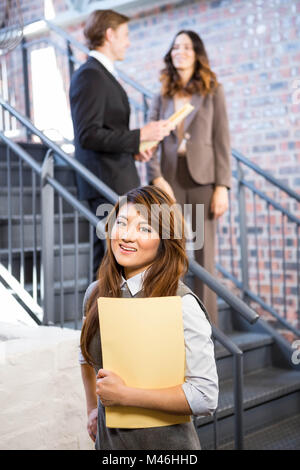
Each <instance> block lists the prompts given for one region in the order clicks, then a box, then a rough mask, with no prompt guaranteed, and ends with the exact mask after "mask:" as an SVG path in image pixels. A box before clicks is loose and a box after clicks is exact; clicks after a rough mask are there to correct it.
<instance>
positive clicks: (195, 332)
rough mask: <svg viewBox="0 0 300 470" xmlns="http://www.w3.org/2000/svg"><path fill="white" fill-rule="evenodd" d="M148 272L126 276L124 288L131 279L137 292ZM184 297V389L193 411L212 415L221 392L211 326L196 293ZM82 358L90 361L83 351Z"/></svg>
mask: <svg viewBox="0 0 300 470" xmlns="http://www.w3.org/2000/svg"><path fill="white" fill-rule="evenodd" d="M145 273H146V270H145V271H143V272H141V273H138V274H136V275H135V276H132V277H130V278H129V279H127V280H126V279H125V278H124V277H123V276H122V279H121V284H120V287H121V290H124V289H126V287H125V283H127V286H128V289H129V291H130V293H131V295H133V296H134V295H136V294H137V293H138V292H139V291H140V290H141V289H142V285H143V276H144V274H145ZM92 286H93V287H95V282H94V283H93V284H91V285H90V286H89V287H88V289H87V291H86V292H87V293H86V297H88V291H89V290H90V292H91V291H92V290H93V287H92ZM181 300H182V319H183V330H184V343H185V382H184V383H183V384H182V389H183V391H184V394H185V396H186V399H187V401H188V403H189V406H190V408H191V410H192V412H193V415H195V416H203V415H209V414H212V413H213V411H214V410H215V409H216V407H217V404H218V394H219V383H218V374H217V368H216V362H215V352H214V344H213V341H212V338H211V326H210V323H209V322H208V320H207V318H206V316H205V313H204V312H203V310H202V309H201V307H200V305H199V303H198V302H197V300H196V299H195V297H194V296H193V295H192V294H186V295H184V296H183V297H181ZM83 303H85V301H83ZM84 319H85V317H83V320H84ZM79 362H80V364H85V363H86V362H85V360H84V358H83V356H82V354H81V351H79Z"/></svg>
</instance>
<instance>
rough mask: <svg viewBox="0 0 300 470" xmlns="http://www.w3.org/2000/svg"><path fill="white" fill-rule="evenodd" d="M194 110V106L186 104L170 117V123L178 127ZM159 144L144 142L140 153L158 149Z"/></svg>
mask: <svg viewBox="0 0 300 470" xmlns="http://www.w3.org/2000/svg"><path fill="white" fill-rule="evenodd" d="M193 109H194V106H192V105H191V104H190V103H186V104H185V105H184V106H182V108H180V109H179V110H178V111H176V113H174V114H172V116H170V117H169V119H168V121H170V122H172V123H173V124H175V126H177V125H178V124H179V123H180V122H181V121H182V119H184V118H185V117H186V116H187V115H188V114H190V113H191V112H192V111H193ZM158 144H159V142H155V141H147V142H142V143H141V144H140V152H144V151H145V150H150V149H152V148H153V147H156V145H158Z"/></svg>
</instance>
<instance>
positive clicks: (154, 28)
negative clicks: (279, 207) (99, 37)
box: [7, 0, 300, 322]
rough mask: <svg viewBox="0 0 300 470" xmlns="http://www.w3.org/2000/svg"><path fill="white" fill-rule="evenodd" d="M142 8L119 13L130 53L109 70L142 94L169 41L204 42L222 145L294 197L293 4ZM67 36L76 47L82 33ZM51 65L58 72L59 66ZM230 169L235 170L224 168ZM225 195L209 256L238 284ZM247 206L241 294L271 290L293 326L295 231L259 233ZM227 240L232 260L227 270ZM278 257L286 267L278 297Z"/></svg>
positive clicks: (299, 111)
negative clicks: (223, 112)
mask: <svg viewBox="0 0 300 470" xmlns="http://www.w3.org/2000/svg"><path fill="white" fill-rule="evenodd" d="M41 4H42V2H37V1H36V0H35V1H33V0H32V2H29V1H24V2H22V5H26V8H25V6H24V13H25V15H24V16H25V19H26V18H27V15H28V17H30V18H32V17H34V15H36V16H40V14H41ZM55 5H56V6H57V5H59V7H60V8H62V9H63V8H64V1H63V0H61V1H59V0H57V1H56V2H55ZM149 5H150V6H149V7H148V10H147V9H145V8H146V7H144V9H143V11H141V10H140V11H138V12H137V11H131V12H129V14H130V15H131V17H132V21H131V22H130V39H131V48H130V49H129V51H128V53H127V58H126V60H125V61H124V62H123V63H122V64H119V67H120V68H121V69H122V70H123V71H124V72H125V73H127V74H128V75H129V76H130V77H132V78H133V79H135V80H136V81H137V82H140V83H141V84H143V85H144V86H145V87H146V88H148V89H150V90H152V91H157V90H158V89H159V82H158V76H159V70H160V69H161V67H162V57H163V56H164V54H165V53H166V51H167V49H168V47H169V45H170V43H171V41H172V39H173V37H174V35H175V33H176V32H177V31H179V30H180V29H193V30H195V31H196V32H198V33H199V34H200V35H201V37H202V39H203V40H204V43H205V46H206V49H207V52H208V55H209V57H210V62H211V66H212V68H213V70H214V71H215V72H216V73H217V76H218V79H219V81H220V82H221V83H223V85H224V88H225V92H226V99H227V106H228V114H229V119H230V131H231V139H232V146H233V147H234V148H236V149H237V150H238V151H240V152H241V153H242V154H244V155H245V156H246V157H248V158H249V159H250V160H251V161H252V162H254V163H256V164H258V165H259V166H261V167H262V168H263V169H265V170H267V171H269V172H270V173H271V174H273V175H274V176H275V177H277V178H278V179H280V180H281V181H283V182H284V183H286V184H288V185H289V186H290V187H291V188H292V189H294V190H295V191H297V192H298V193H300V0H269V1H263V0H249V1H242V0H227V1H221V0H219V1H209V0H198V1H196V0H194V1H193V0H190V1H189V0H186V1H182V2H180V3H178V4H174V3H173V2H169V4H167V5H165V6H155V5H156V2H155V1H152V2H149ZM27 7H28V8H27ZM68 30H69V32H70V33H72V35H74V36H75V37H76V38H77V39H78V40H82V25H79V26H75V27H70V28H69V29H68ZM17 54H18V52H17V51H16V52H15V53H14V57H15V59H13V58H12V57H7V62H8V68H9V70H10V74H11V76H10V79H11V82H10V83H11V89H12V92H13V91H14V90H15V91H14V93H15V94H16V95H17V96H18V95H20V98H19V99H17V104H18V107H19V108H20V109H22V106H23V101H22V93H21V94H20V92H22V79H21V61H20V56H19V57H18V56H17ZM12 55H13V54H11V56H12ZM60 63H61V64H62V66H63V62H60ZM65 65H66V62H65ZM64 75H65V82H66V83H65V86H66V92H67V90H68V76H67V73H66V72H64ZM126 88H127V90H128V92H129V94H130V95H133V96H136V94H134V93H133V91H132V89H130V88H129V87H126ZM233 169H234V170H236V168H235V164H234V160H233ZM247 180H249V181H252V182H253V183H255V184H256V186H258V187H260V188H261V189H262V190H265V191H266V192H267V194H268V195H269V196H270V197H275V198H276V200H277V201H278V202H279V203H281V204H283V205H284V207H286V208H287V209H288V210H289V211H290V212H291V213H292V214H294V215H297V216H298V217H300V210H299V204H296V203H295V202H294V201H293V200H292V199H290V198H287V197H285V195H284V193H282V192H280V191H274V189H273V187H272V186H271V185H269V184H266V183H265V182H264V180H263V178H261V177H259V176H257V175H256V174H255V173H253V172H251V171H248V172H247ZM231 196H232V201H231V202H232V210H233V212H232V214H231V219H230V221H229V215H228V216H227V217H226V218H225V217H224V218H223V219H224V220H223V221H222V224H220V228H219V251H220V255H221V260H222V264H223V265H224V266H225V267H226V268H227V269H228V270H229V271H231V267H232V266H233V274H234V275H236V276H237V277H238V278H239V279H241V271H240V268H241V259H240V244H241V243H240V233H239V223H238V222H239V217H238V207H237V198H236V183H235V180H234V179H233V190H232V191H231ZM253 202H254V201H253V197H252V195H251V193H250V192H249V191H248V190H247V191H246V214H247V220H248V226H249V228H248V247H249V253H248V261H249V267H250V279H249V281H250V286H251V288H252V289H253V290H254V291H257V284H258V282H257V279H258V278H259V279H260V284H261V286H260V294H261V296H262V297H263V298H264V299H265V300H266V301H269V300H270V299H271V284H273V302H274V307H275V308H276V309H277V310H278V311H280V312H281V314H282V315H284V307H283V298H284V290H285V292H286V295H287V315H288V316H289V318H290V319H291V320H292V321H295V322H296V310H297V308H298V306H297V303H296V292H297V289H299V287H297V244H296V235H295V233H296V232H295V225H293V224H290V223H287V222H286V221H285V226H284V230H283V231H282V228H281V223H282V219H281V215H280V213H279V212H278V211H275V210H271V211H270V220H271V227H270V233H269V231H268V220H269V219H268V212H267V205H266V203H264V202H261V201H259V198H257V201H256V202H257V207H256V223H255V217H254V215H255V213H254V205H253ZM283 237H284V238H283ZM231 240H232V243H233V253H234V259H233V262H232V263H231V256H230V254H231V245H230V241H231ZM269 240H270V241H269ZM270 250H271V255H272V263H271V266H272V277H270V257H269V253H270ZM284 250H285V251H284ZM298 250H299V248H298ZM256 254H258V263H257V262H256V256H255V255H256ZM284 254H285V257H286V260H285V265H286V268H287V269H286V276H285V282H286V287H285V289H284V279H283V268H284V261H283V255H284ZM271 281H272V282H271Z"/></svg>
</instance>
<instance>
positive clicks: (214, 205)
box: [210, 186, 229, 219]
mask: <svg viewBox="0 0 300 470" xmlns="http://www.w3.org/2000/svg"><path fill="white" fill-rule="evenodd" d="M228 205H229V202H228V189H227V188H226V187H225V186H216V187H215V190H214V192H213V195H212V198H211V203H210V210H211V212H212V213H213V216H214V219H218V218H219V217H221V215H223V214H224V212H226V211H227V209H228Z"/></svg>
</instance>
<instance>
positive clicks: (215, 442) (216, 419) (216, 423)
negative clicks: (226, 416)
mask: <svg viewBox="0 0 300 470" xmlns="http://www.w3.org/2000/svg"><path fill="white" fill-rule="evenodd" d="M217 411H218V409H216V410H215V411H214V415H213V418H214V426H213V429H214V450H218V447H219V433H218V415H217Z"/></svg>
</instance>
